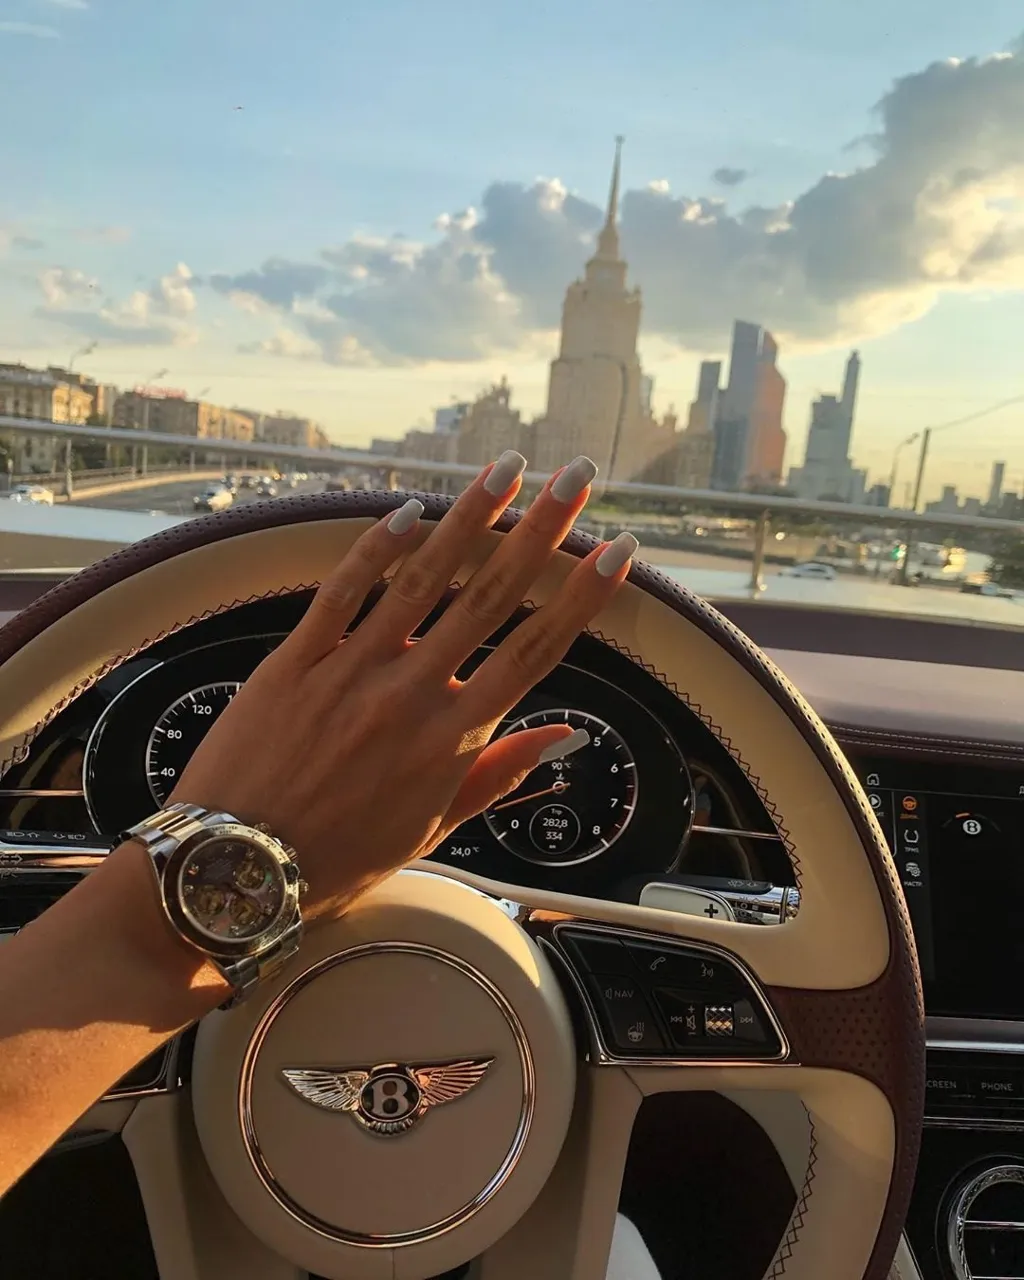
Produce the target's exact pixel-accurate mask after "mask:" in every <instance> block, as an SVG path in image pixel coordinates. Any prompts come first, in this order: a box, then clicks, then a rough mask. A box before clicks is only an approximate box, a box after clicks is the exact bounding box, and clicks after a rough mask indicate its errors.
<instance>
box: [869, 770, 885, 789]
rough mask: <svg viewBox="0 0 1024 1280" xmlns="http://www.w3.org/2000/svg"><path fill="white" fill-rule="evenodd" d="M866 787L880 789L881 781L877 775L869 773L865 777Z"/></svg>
mask: <svg viewBox="0 0 1024 1280" xmlns="http://www.w3.org/2000/svg"><path fill="white" fill-rule="evenodd" d="M867 785H868V786H869V787H880V786H881V785H882V779H881V778H880V777H879V776H878V774H877V773H869V774H868V776H867Z"/></svg>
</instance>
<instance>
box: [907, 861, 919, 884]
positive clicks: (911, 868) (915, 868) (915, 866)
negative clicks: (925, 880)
mask: <svg viewBox="0 0 1024 1280" xmlns="http://www.w3.org/2000/svg"><path fill="white" fill-rule="evenodd" d="M907 875H908V876H910V877H911V878H912V879H914V880H920V879H921V864H920V863H919V862H908V863H907Z"/></svg>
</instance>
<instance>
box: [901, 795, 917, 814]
mask: <svg viewBox="0 0 1024 1280" xmlns="http://www.w3.org/2000/svg"><path fill="white" fill-rule="evenodd" d="M916 811H917V796H904V797H903V812H904V813H915V812H916Z"/></svg>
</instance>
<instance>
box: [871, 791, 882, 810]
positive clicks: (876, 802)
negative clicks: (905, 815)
mask: <svg viewBox="0 0 1024 1280" xmlns="http://www.w3.org/2000/svg"><path fill="white" fill-rule="evenodd" d="M868 804H870V805H871V807H872V809H881V807H882V797H881V796H880V795H879V794H878V792H877V791H872V792H871V794H870V795H869V796H868Z"/></svg>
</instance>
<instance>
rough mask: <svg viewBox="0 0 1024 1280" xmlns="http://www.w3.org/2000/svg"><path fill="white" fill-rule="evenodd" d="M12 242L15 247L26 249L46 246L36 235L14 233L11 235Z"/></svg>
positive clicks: (30, 249)
mask: <svg viewBox="0 0 1024 1280" xmlns="http://www.w3.org/2000/svg"><path fill="white" fill-rule="evenodd" d="M11 244H12V245H13V247H14V248H15V249H26V250H28V251H32V250H34V249H45V248H46V245H45V244H44V243H43V242H42V240H37V239H36V238H35V236H22V235H13V236H11Z"/></svg>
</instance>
